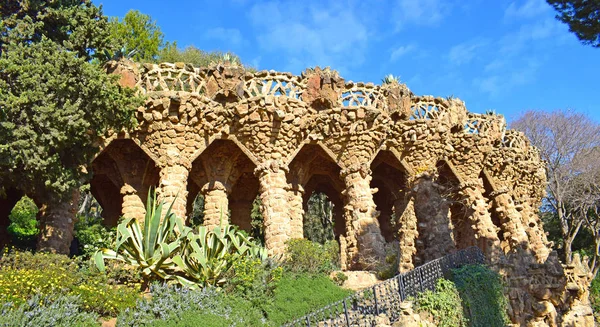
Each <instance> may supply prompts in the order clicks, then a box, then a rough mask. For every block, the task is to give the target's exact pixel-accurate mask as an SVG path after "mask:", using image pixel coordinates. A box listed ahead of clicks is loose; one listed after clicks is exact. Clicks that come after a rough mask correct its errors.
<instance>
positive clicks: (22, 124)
mask: <svg viewBox="0 0 600 327" xmlns="http://www.w3.org/2000/svg"><path fill="white" fill-rule="evenodd" d="M107 27H108V22H107V20H106V17H104V16H103V15H102V13H101V11H100V9H98V8H97V7H95V6H94V5H93V4H92V3H91V2H90V1H89V0H83V1H73V0H56V1H27V2H25V1H14V2H10V4H8V5H3V6H2V7H0V53H1V54H0V67H2V70H1V71H0V108H1V109H0V139H2V140H3V142H2V145H0V180H3V183H2V185H13V186H15V187H17V188H19V189H20V190H21V191H25V192H26V193H29V194H35V195H36V196H40V197H42V196H43V197H45V198H47V199H50V200H58V199H60V198H64V197H65V196H66V195H67V194H70V191H72V190H73V189H75V188H76V187H78V186H79V185H80V184H81V181H82V180H84V178H85V177H86V176H87V174H88V173H87V172H86V171H85V170H82V169H81V167H82V166H85V165H86V164H88V163H89V162H90V161H91V159H92V158H93V155H94V154H95V153H97V151H98V147H97V143H95V142H94V141H96V140H97V138H98V137H99V136H101V135H104V133H105V132H106V131H107V130H109V129H116V130H119V129H121V128H128V127H131V126H133V124H134V119H133V118H134V113H135V111H134V110H135V108H136V107H137V106H138V105H139V104H141V99H140V98H138V97H137V96H135V94H134V90H132V89H129V88H123V87H121V86H119V85H118V84H117V83H116V80H117V76H109V75H107V74H106V73H105V72H104V71H103V70H102V69H101V67H99V66H98V65H96V64H93V63H91V62H90V60H91V59H92V57H93V55H94V54H95V53H98V52H99V51H101V50H102V49H103V48H104V47H105V46H107V42H108V32H107ZM72 149H77V151H72Z"/></svg>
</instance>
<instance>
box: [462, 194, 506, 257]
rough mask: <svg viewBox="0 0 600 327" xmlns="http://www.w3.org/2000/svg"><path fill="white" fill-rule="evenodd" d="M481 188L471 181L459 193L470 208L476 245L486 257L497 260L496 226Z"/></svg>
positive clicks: (498, 244) (498, 245)
mask: <svg viewBox="0 0 600 327" xmlns="http://www.w3.org/2000/svg"><path fill="white" fill-rule="evenodd" d="M482 189H483V187H482V186H479V185H478V184H477V185H476V184H475V183H471V184H468V185H466V186H464V187H463V189H462V190H461V191H460V193H461V194H462V196H463V199H464V202H465V205H466V207H467V208H469V209H471V210H472V214H471V215H470V217H469V220H470V223H471V228H472V229H473V231H474V233H475V235H476V238H477V240H478V242H477V243H478V244H477V246H479V248H480V249H481V250H482V251H483V253H484V254H485V256H486V257H487V258H488V259H495V260H497V259H500V257H501V248H500V240H499V239H498V230H497V228H498V227H496V226H494V223H493V222H492V216H491V215H490V212H489V211H488V207H489V206H488V203H487V201H486V199H485V197H484V196H483V193H482V192H481V190H482Z"/></svg>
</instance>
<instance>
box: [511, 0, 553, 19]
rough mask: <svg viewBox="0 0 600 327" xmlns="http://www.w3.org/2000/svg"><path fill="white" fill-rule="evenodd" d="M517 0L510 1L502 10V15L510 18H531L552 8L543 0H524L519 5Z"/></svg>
mask: <svg viewBox="0 0 600 327" xmlns="http://www.w3.org/2000/svg"><path fill="white" fill-rule="evenodd" d="M517 3H518V1H514V2H511V3H510V5H509V6H508V7H507V8H506V10H505V11H504V17H505V18H507V19H510V18H533V17H536V16H538V15H540V14H543V13H545V12H546V11H548V10H550V9H552V8H551V7H550V5H549V4H548V3H546V1H545V0H526V1H525V2H524V3H522V4H521V5H519V4H517Z"/></svg>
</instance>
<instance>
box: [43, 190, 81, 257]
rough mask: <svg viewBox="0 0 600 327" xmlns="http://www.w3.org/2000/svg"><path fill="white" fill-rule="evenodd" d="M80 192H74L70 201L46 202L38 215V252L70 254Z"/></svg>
mask: <svg viewBox="0 0 600 327" xmlns="http://www.w3.org/2000/svg"><path fill="white" fill-rule="evenodd" d="M79 196H80V193H79V190H74V191H73V192H72V194H71V197H70V199H66V200H63V201H57V200H54V201H47V202H46V201H45V202H46V203H44V204H43V205H42V207H41V208H40V212H39V213H38V215H39V217H40V222H41V230H40V236H39V238H38V243H37V249H38V251H45V252H52V253H60V254H69V252H70V247H71V241H73V228H74V227H75V221H76V217H75V214H76V213H77V209H78V206H79Z"/></svg>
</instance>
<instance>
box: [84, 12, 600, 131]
mask: <svg viewBox="0 0 600 327" xmlns="http://www.w3.org/2000/svg"><path fill="white" fill-rule="evenodd" d="M94 2H95V3H96V4H102V5H103V10H104V13H105V14H106V15H108V16H119V17H122V16H124V15H125V13H126V12H127V11H129V10H130V9H137V10H139V11H141V12H142V13H145V14H148V15H150V16H151V17H152V18H153V19H154V20H156V22H157V24H158V25H159V26H160V28H161V30H162V31H163V33H164V34H165V40H167V41H177V44H178V45H179V46H180V47H185V46H188V45H194V46H196V47H198V48H200V49H203V50H220V51H232V52H234V53H236V54H238V55H239V56H240V57H241V58H242V61H243V62H245V63H249V64H251V65H253V66H255V67H256V68H257V69H259V70H262V69H269V70H270V69H274V70H279V71H289V72H292V73H294V74H299V73H300V72H302V71H303V70H304V69H305V68H306V67H314V66H317V65H319V66H321V67H324V66H330V67H332V68H333V69H336V70H337V71H339V72H340V74H341V76H342V77H344V78H345V79H346V80H353V81H364V82H374V83H380V82H381V79H382V78H383V77H384V76H385V75H387V74H394V75H396V76H398V75H399V76H400V78H401V80H402V81H403V82H405V83H406V84H407V85H408V87H409V88H410V89H411V90H412V91H413V92H414V93H416V94H420V95H425V94H430V95H434V96H444V97H445V96H449V95H454V96H456V97H458V98H460V99H462V100H463V101H465V102H466V104H467V108H468V109H469V110H470V111H473V112H480V113H481V112H485V111H486V110H488V109H493V110H496V112H498V113H501V114H504V115H505V116H506V118H507V119H508V120H509V121H510V120H512V119H514V118H516V117H518V115H519V114H520V113H521V112H523V111H525V110H529V109H534V110H549V111H550V110H555V109H566V108H570V109H573V110H576V111H579V112H584V113H586V114H588V115H590V117H592V118H593V119H594V120H595V121H596V122H600V105H599V104H598V99H597V98H596V97H597V96H600V92H599V91H600V49H597V48H592V47H590V46H584V45H582V44H581V43H579V41H578V40H577V39H576V37H575V36H574V35H573V34H571V33H570V32H569V31H568V27H567V26H566V25H564V24H562V23H561V22H559V21H557V20H556V19H555V18H554V16H555V12H554V9H552V7H550V6H549V5H548V4H546V2H545V1H544V0H516V1H509V0H498V1H491V0H468V1H464V0H463V1H454V0H390V1H383V0H381V1H379V0H372V1H353V0H350V1H310V0H307V1H288V0H282V1H251V0H229V1H227V0H223V1H193V0H185V1H164V0H161V1H158V0H143V1H142V0H134V1H123V0H119V1H116V0H94Z"/></svg>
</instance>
